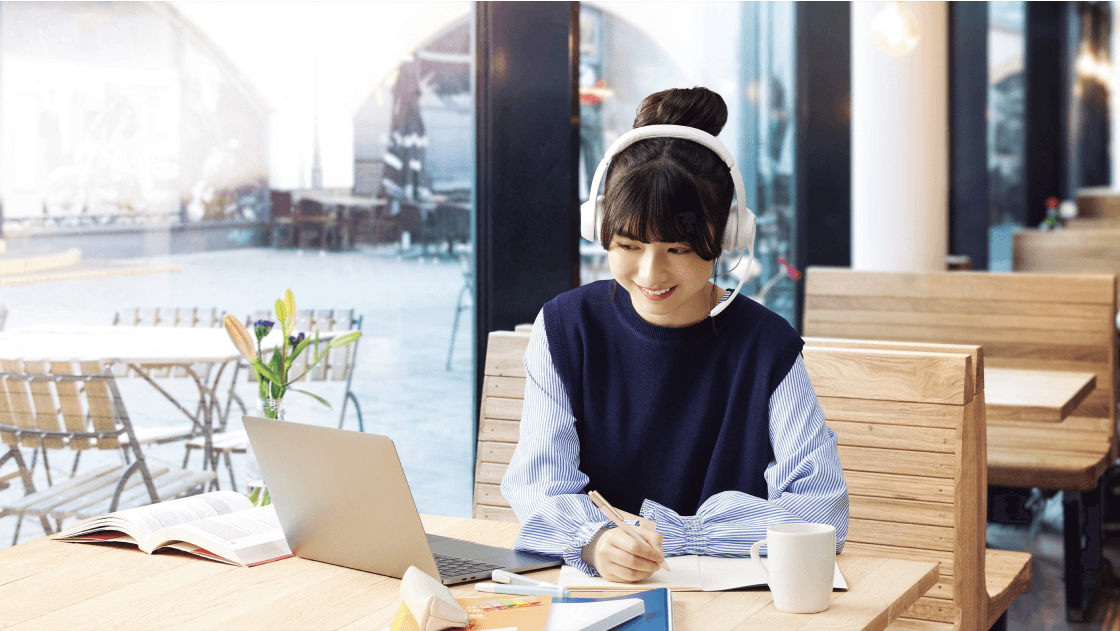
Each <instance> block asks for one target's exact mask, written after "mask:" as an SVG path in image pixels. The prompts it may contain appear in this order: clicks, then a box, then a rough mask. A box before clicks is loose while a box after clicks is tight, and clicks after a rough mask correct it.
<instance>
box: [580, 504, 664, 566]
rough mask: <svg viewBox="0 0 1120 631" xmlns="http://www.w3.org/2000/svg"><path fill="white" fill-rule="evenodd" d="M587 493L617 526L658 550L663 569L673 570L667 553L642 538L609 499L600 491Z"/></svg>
mask: <svg viewBox="0 0 1120 631" xmlns="http://www.w3.org/2000/svg"><path fill="white" fill-rule="evenodd" d="M587 495H588V496H589V497H590V498H591V501H592V502H595V505H596V506H598V507H599V510H601V511H603V512H604V513H606V514H607V518H609V519H610V520H611V521H612V522H614V525H615V526H618V527H619V528H621V529H622V531H623V532H625V533H626V534H628V535H630V536H631V537H633V538H634V540H635V541H637V542H638V543H640V544H641V545H643V546H645V547H647V548H649V549H650V550H653V551H654V552H656V553H657V554H658V555H659V556H660V557H661V563H660V564H659V565H661V569H663V570H665V571H666V572H671V571H672V570H670V569H669V564H668V563H666V562H665V555H664V554H662V553H661V551H660V550H658V549H657V548H655V547H653V546H652V545H650V543H649V542H648V541H646V540H645V539H642V536H641V535H639V534H638V533H637V532H635V531H634V529H633V528H631V527H630V524H628V523H626V520H625V519H623V518H622V515H619V514H618V511H616V510H615V509H614V507H613V506H611V505H610V504H608V503H607V500H605V499H603V496H602V495H599V492H598V491H591V492H589V493H588V494H587Z"/></svg>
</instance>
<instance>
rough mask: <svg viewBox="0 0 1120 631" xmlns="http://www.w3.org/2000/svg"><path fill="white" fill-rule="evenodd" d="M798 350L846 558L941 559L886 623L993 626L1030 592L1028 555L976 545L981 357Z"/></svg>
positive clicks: (864, 347) (981, 509)
mask: <svg viewBox="0 0 1120 631" xmlns="http://www.w3.org/2000/svg"><path fill="white" fill-rule="evenodd" d="M805 343H806V346H805V350H804V351H803V356H804V360H805V368H806V370H807V371H808V373H809V379H810V381H812V383H813V389H814V390H815V392H816V393H817V399H818V401H820V405H821V409H822V410H824V413H825V418H826V420H827V422H828V426H829V427H830V428H832V430H833V431H835V432H836V435H837V443H838V449H839V452H840V459H841V461H842V463H843V466H844V479H845V481H846V482H847V484H848V495H849V500H850V520H849V524H848V538H847V544H846V545H845V548H844V549H845V551H846V552H852V553H856V554H866V555H871V556H886V557H890V558H899V559H911V560H923V561H937V562H939V563H941V579H940V581H939V582H938V584H937V585H936V586H934V587H933V588H932V589H931V590H930V591H929V592H927V593H926V594H925V596H923V597H922V598H921V599H919V600H918V602H917V603H916V604H915V605H914V606H913V607H911V608H910V609H909V610H908V611H907V612H906V613H905V614H903V618H902V619H900V620H899V621H898V622H896V623H895V624H893V625H891V627H890V628H891V629H949V628H953V627H954V622H956V623H957V625H956V628H959V629H988V628H991V627H992V626H993V625H994V624H996V622H997V621H1000V620H1001V618H1002V616H1003V615H1004V613H1005V612H1006V611H1007V608H1008V606H1009V605H1010V604H1011V602H1012V601H1013V600H1014V599H1015V597H1016V596H1018V595H1020V594H1024V593H1026V592H1027V591H1029V590H1030V583H1031V574H1030V560H1031V556H1030V555H1029V554H1026V553H1022V552H1009V551H1002V550H985V546H984V539H985V526H986V497H987V483H986V475H987V469H986V466H985V444H984V443H985V438H984V429H985V422H984V385H983V362H984V356H983V352H982V350H981V349H980V348H979V347H977V346H951V345H938V344H891V343H875V342H872V343H865V342H853V341H847V340H823V339H814V338H808V339H806V340H805Z"/></svg>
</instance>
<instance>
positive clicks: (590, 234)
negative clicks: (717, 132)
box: [579, 125, 756, 318]
mask: <svg viewBox="0 0 1120 631" xmlns="http://www.w3.org/2000/svg"><path fill="white" fill-rule="evenodd" d="M647 138H680V139H682V140H691V141H692V142H695V143H699V144H701V145H703V146H705V147H707V148H708V149H711V150H712V151H714V152H715V153H716V155H718V156H719V157H720V159H722V160H723V161H724V162H725V163H727V168H728V169H730V170H731V181H732V182H733V183H734V184H735V209H734V211H733V212H731V213H730V214H729V215H728V217H727V227H726V228H724V231H723V249H724V250H733V249H738V250H740V255H739V260H740V262H742V258H743V256H742V252H747V253H749V258H748V259H747V273H746V274H744V275H743V278H742V279H740V280H739V284H738V285H737V286H736V287H735V291H734V293H732V294H731V297H730V298H728V299H727V300H724V301H723V302H721V303H719V304H718V305H716V307H715V308H714V309H712V311H711V313H709V314H708V315H710V316H711V317H713V318H714V317H715V316H717V315H719V313H720V312H722V311H723V310H724V309H726V308H727V305H729V304H731V301H732V300H734V299H735V296H737V295H739V290H740V289H742V288H743V283H744V282H746V280H747V278H748V277H749V276H750V269H751V267H750V266H751V265H752V264H753V262H754V232H755V223H756V219H755V216H754V213H752V212H751V210H750V209H749V208H747V202H746V199H747V196H746V191H745V189H744V187H743V176H742V175H741V174H740V173H739V167H737V166H735V159H734V158H733V157H731V152H730V151H728V150H727V147H725V146H723V143H722V142H720V141H719V140H717V139H716V137H715V136H713V135H711V134H709V133H708V132H706V131H703V130H701V129H696V128H695V127H686V126H684V125H646V126H645V127H639V128H637V129H632V130H630V131H628V132H626V133H625V134H623V135H621V136H619V137H618V140H615V141H614V142H613V143H612V144H611V146H610V148H609V149H607V154H606V155H605V156H603V159H602V160H601V161H600V162H599V166H598V168H596V169H595V177H593V178H592V179H591V193H590V194H589V195H588V196H587V201H586V202H584V203H583V205H582V206H580V224H579V232H580V236H582V237H583V238H584V239H587V240H588V241H592V242H595V241H598V240H599V233H600V231H601V228H602V225H603V196H602V195H600V194H599V186H600V184H601V183H602V181H603V177H604V176H605V175H606V173H607V167H609V166H610V163H611V159H612V158H613V157H614V156H616V155H618V153H619V152H620V151H622V150H623V149H625V148H627V147H629V146H630V145H632V144H634V143H635V142H638V141H639V140H645V139H647ZM736 265H738V263H736Z"/></svg>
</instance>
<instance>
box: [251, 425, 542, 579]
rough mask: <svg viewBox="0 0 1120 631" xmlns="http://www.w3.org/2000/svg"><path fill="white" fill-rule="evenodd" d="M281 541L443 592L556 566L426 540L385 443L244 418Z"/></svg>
mask: <svg viewBox="0 0 1120 631" xmlns="http://www.w3.org/2000/svg"><path fill="white" fill-rule="evenodd" d="M242 418H243V419H244V421H245V431H246V432H247V433H248V434H249V442H250V443H251V444H252V445H253V451H254V452H255V453H256V456H257V461H258V462H259V463H260V467H261V475H262V476H263V477H264V479H265V481H266V484H267V485H268V491H269V494H270V495H271V496H272V503H273V504H274V505H275V506H276V515H277V517H279V518H280V525H281V526H282V527H283V528H284V538H285V539H287V541H288V546H290V547H291V549H292V552H293V553H294V554H295V555H296V556H298V557H302V558H305V559H313V560H315V561H322V562H324V563H331V564H333V565H341V566H344V567H349V568H354V569H357V570H365V571H366V572H373V573H375V574H384V575H386V576H393V577H396V578H400V577H402V576H404V571H405V570H407V569H408V566H410V565H415V566H416V567H418V568H420V569H421V570H423V571H424V572H427V573H428V575H430V576H432V577H437V576H438V577H439V578H440V579H441V580H442V581H443V583H444V584H445V585H454V584H455V583H465V582H468V581H476V580H480V579H488V578H490V573H491V572H492V571H493V570H499V569H501V570H507V571H510V572H529V571H532V570H539V569H544V568H549V567H556V566H559V565H561V564H562V563H563V561H562V560H561V559H559V558H556V557H550V556H544V555H541V554H533V553H530V552H519V551H516V550H510V549H508V548H496V547H494V546H486V545H481V544H477V543H471V542H469V541H462V540H459V539H451V538H448V537H440V536H437V535H426V534H425V533H424V526H423V524H422V523H421V522H420V514H419V513H418V512H417V510H416V502H415V501H414V500H413V499H412V492H411V491H410V490H409V488H408V481H407V480H406V479H405V477H404V469H402V468H401V461H400V458H399V457H398V456H397V448H396V447H395V446H394V445H393V441H392V440H389V438H388V437H387V436H378V435H376V434H362V433H359V432H351V431H344V430H339V429H332V428H329V427H318V426H315V425H302V424H299V423H292V422H289V421H275V420H270V419H266V418H259V417H255V416H245V417H242Z"/></svg>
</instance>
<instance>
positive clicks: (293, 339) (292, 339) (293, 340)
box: [288, 333, 307, 348]
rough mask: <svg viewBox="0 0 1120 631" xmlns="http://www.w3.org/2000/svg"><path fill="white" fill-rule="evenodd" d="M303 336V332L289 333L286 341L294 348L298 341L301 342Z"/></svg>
mask: <svg viewBox="0 0 1120 631" xmlns="http://www.w3.org/2000/svg"><path fill="white" fill-rule="evenodd" d="M305 337H307V336H306V335H304V334H303V333H300V334H299V335H298V336H296V335H289V336H288V343H289V344H291V345H292V348H295V347H297V346H299V343H300V342H302V341H303V338H305Z"/></svg>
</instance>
